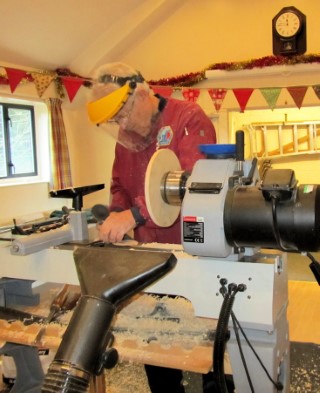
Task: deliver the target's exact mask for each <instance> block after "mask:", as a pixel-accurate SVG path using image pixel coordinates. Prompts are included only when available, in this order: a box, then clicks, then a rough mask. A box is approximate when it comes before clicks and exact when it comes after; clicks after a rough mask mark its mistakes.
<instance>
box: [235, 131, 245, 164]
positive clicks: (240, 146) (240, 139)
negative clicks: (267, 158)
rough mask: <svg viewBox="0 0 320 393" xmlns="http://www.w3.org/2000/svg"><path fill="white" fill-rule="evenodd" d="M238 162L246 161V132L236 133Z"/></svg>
mask: <svg viewBox="0 0 320 393" xmlns="http://www.w3.org/2000/svg"><path fill="white" fill-rule="evenodd" d="M236 160H237V161H244V132H243V131H242V130H239V131H237V132H236Z"/></svg>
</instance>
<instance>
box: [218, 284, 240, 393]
mask: <svg viewBox="0 0 320 393" xmlns="http://www.w3.org/2000/svg"><path fill="white" fill-rule="evenodd" d="M233 285H234V286H233ZM235 288H236V285H235V284H230V285H229V291H228V292H227V293H225V296H224V300H223V303H222V306H221V310H220V314H219V319H218V324H217V329H216V335H215V339H214V347H213V375H214V379H215V382H216V387H217V389H218V392H219V393H228V388H227V384H226V380H225V374H224V354H225V348H226V341H227V335H228V322H229V318H230V315H231V311H232V307H233V303H234V300H235V294H236V291H235ZM223 289H225V287H222V290H223ZM231 292H232V293H231Z"/></svg>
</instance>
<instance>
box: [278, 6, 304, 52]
mask: <svg viewBox="0 0 320 393" xmlns="http://www.w3.org/2000/svg"><path fill="white" fill-rule="evenodd" d="M286 12H293V13H294V14H296V15H297V16H298V18H299V19H300V28H299V30H298V31H297V33H296V34H294V35H293V36H291V37H282V36H280V35H279V34H278V32H277V30H276V21H277V19H278V18H279V17H280V16H281V15H282V14H284V13H286ZM306 27H307V23H306V16H305V15H304V14H303V13H302V12H301V11H299V10H298V9H297V8H295V7H292V6H291V7H284V8H282V9H281V10H280V11H279V12H278V13H277V15H276V16H275V17H274V18H273V19H272V39H273V54H274V55H280V56H290V55H302V54H304V53H305V52H306V50H307V31H306V30H307V29H306Z"/></svg>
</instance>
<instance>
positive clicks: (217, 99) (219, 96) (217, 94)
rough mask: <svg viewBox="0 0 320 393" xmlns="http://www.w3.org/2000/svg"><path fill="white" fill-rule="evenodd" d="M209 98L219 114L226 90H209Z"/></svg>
mask: <svg viewBox="0 0 320 393" xmlns="http://www.w3.org/2000/svg"><path fill="white" fill-rule="evenodd" d="M208 93H209V96H210V97H211V99H212V102H213V105H214V107H215V108H216V111H217V112H219V110H220V108H221V105H222V103H223V100H224V98H225V96H226V94H227V89H209V90H208Z"/></svg>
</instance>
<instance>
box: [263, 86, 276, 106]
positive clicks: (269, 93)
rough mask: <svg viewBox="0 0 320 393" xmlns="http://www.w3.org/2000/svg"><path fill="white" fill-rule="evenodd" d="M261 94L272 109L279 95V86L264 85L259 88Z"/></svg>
mask: <svg viewBox="0 0 320 393" xmlns="http://www.w3.org/2000/svg"><path fill="white" fill-rule="evenodd" d="M260 91H261V94H262V95H263V97H264V99H265V100H266V101H267V104H268V105H269V108H270V109H274V108H275V106H276V104H277V101H278V98H279V95H280V93H281V88H280V87H265V88H262V89H260Z"/></svg>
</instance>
